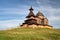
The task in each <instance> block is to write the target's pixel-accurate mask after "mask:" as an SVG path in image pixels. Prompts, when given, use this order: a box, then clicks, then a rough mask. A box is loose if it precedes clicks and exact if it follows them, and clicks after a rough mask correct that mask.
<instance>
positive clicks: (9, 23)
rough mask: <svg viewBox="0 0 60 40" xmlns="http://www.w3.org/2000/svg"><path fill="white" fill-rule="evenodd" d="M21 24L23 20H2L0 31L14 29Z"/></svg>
mask: <svg viewBox="0 0 60 40" xmlns="http://www.w3.org/2000/svg"><path fill="white" fill-rule="evenodd" d="M22 22H23V20H4V21H0V30H3V29H9V28H15V27H17V26H19V25H21V23H22Z"/></svg>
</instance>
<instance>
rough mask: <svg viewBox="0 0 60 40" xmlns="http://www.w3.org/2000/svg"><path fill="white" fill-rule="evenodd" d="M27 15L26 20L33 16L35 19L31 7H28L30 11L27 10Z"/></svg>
mask: <svg viewBox="0 0 60 40" xmlns="http://www.w3.org/2000/svg"><path fill="white" fill-rule="evenodd" d="M29 11H30V12H29V14H28V16H27V17H26V18H29V17H31V16H33V17H35V15H34V13H33V8H32V6H31V7H30V9H29Z"/></svg>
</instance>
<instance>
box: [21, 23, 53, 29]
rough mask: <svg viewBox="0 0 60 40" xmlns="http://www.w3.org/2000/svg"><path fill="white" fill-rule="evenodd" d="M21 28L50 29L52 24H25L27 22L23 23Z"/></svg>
mask: <svg viewBox="0 0 60 40" xmlns="http://www.w3.org/2000/svg"><path fill="white" fill-rule="evenodd" d="M21 27H22V28H26V27H28V28H48V29H52V26H48V25H35V24H32V25H27V24H24V25H22V26H21Z"/></svg>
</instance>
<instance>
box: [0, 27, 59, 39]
mask: <svg viewBox="0 0 60 40" xmlns="http://www.w3.org/2000/svg"><path fill="white" fill-rule="evenodd" d="M0 40H60V29H41V28H37V29H31V28H16V29H11V30H5V31H0Z"/></svg>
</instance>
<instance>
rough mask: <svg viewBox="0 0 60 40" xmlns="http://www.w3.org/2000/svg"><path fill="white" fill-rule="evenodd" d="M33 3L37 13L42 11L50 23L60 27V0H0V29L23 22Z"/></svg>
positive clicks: (13, 26)
mask: <svg viewBox="0 0 60 40" xmlns="http://www.w3.org/2000/svg"><path fill="white" fill-rule="evenodd" d="M31 5H32V6H33V9H34V13H35V14H36V13H37V12H38V11H40V12H42V13H43V14H44V15H45V17H47V18H48V20H49V25H52V26H53V27H54V28H60V0H0V30H3V29H9V28H16V27H17V26H19V24H21V23H23V22H24V20H25V17H26V15H28V13H29V10H28V9H29V8H30V6H31Z"/></svg>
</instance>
